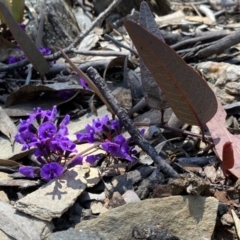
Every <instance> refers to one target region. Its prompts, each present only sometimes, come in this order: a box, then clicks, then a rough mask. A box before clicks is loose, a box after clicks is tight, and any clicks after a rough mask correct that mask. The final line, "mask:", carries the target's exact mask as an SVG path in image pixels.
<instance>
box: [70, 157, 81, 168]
mask: <svg viewBox="0 0 240 240" xmlns="http://www.w3.org/2000/svg"><path fill="white" fill-rule="evenodd" d="M82 163H83V157H82V156H77V157H76V158H74V159H73V160H72V161H70V162H69V164H68V168H72V167H74V166H76V165H82Z"/></svg>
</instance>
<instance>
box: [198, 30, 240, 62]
mask: <svg viewBox="0 0 240 240" xmlns="http://www.w3.org/2000/svg"><path fill="white" fill-rule="evenodd" d="M239 42H240V29H237V30H236V31H235V32H233V33H231V34H229V35H228V36H226V37H224V38H222V39H220V40H218V41H216V42H215V44H213V45H210V46H209V47H206V48H204V49H202V50H200V51H199V52H198V53H197V57H199V58H205V57H208V56H211V55H213V54H219V53H222V52H223V51H224V50H225V49H228V48H230V47H232V46H233V45H236V44H238V43H239Z"/></svg>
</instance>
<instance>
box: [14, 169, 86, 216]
mask: <svg viewBox="0 0 240 240" xmlns="http://www.w3.org/2000/svg"><path fill="white" fill-rule="evenodd" d="M87 173H89V167H87V166H76V167H74V168H71V169H70V170H68V171H66V172H65V173H64V174H63V175H62V176H61V177H60V178H59V179H53V180H51V181H49V182H48V183H47V184H46V185H44V186H42V187H40V188H39V189H38V190H37V191H35V192H33V193H31V194H28V195H27V196H26V197H24V198H22V199H20V200H18V201H17V202H16V204H15V207H16V209H18V210H19V211H21V212H24V213H27V214H29V215H32V216H35V217H37V218H39V219H42V220H47V221H51V220H52V218H58V217H60V216H61V215H62V214H63V213H64V212H66V211H67V210H68V208H69V207H71V206H72V205H73V204H74V202H75V200H76V199H77V197H78V196H79V195H80V194H81V193H82V192H83V191H84V189H85V188H86V183H87V181H86V180H85V178H84V177H85V174H87Z"/></svg>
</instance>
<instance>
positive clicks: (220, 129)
mask: <svg viewBox="0 0 240 240" xmlns="http://www.w3.org/2000/svg"><path fill="white" fill-rule="evenodd" d="M226 116H227V114H226V112H225V110H224V108H223V106H222V104H221V103H220V102H219V101H218V110H217V112H216V114H215V115H214V117H213V118H212V119H211V120H210V121H209V122H207V127H208V129H209V131H210V133H211V136H212V139H213V143H214V145H215V149H216V152H217V154H218V157H219V158H220V160H222V161H224V160H223V156H224V155H225V154H226V153H224V154H223V151H224V148H226V149H227V146H229V144H227V145H226V146H225V147H224V145H225V144H226V143H229V142H230V143H231V144H232V149H233V154H234V159H235V161H232V160H230V164H229V165H228V164H227V167H225V166H223V168H224V167H225V169H226V168H228V171H229V172H231V173H232V174H233V175H234V176H235V177H237V178H240V136H238V135H232V134H231V133H230V132H229V131H228V130H227V128H226V126H225V119H226ZM228 148H229V147H228ZM227 152H229V150H227ZM232 162H233V166H232V168H231V169H229V166H230V165H231V163H232ZM223 164H225V163H223ZM230 167H231V166H230ZM223 170H224V169H223Z"/></svg>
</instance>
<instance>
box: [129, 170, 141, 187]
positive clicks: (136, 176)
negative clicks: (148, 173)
mask: <svg viewBox="0 0 240 240" xmlns="http://www.w3.org/2000/svg"><path fill="white" fill-rule="evenodd" d="M127 179H131V180H132V183H133V184H134V183H137V182H139V181H141V180H142V175H141V173H140V172H139V171H138V170H134V171H130V172H128V173H127Z"/></svg>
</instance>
